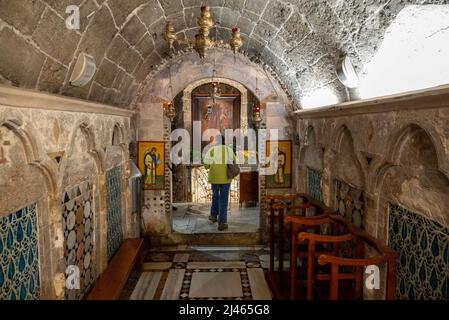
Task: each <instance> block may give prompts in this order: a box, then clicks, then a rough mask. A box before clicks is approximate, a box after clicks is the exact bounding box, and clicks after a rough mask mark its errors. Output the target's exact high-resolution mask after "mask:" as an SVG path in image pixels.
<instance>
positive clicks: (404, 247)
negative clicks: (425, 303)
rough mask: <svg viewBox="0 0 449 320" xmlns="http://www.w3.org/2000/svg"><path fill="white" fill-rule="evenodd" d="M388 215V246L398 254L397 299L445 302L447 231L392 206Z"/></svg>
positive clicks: (448, 280)
mask: <svg viewBox="0 0 449 320" xmlns="http://www.w3.org/2000/svg"><path fill="white" fill-rule="evenodd" d="M389 215H390V216H389V245H390V247H391V248H392V249H393V250H395V251H397V252H398V253H399V254H400V257H399V263H398V270H397V289H396V292H397V296H398V298H399V299H404V300H418V299H425V300H437V299H445V300H447V299H449V228H447V227H444V226H443V225H441V224H439V223H438V222H435V221H433V220H430V219H428V218H426V217H424V216H422V215H420V214H418V213H415V212H412V211H409V210H407V209H405V208H403V207H400V206H398V205H395V204H390V205H389Z"/></svg>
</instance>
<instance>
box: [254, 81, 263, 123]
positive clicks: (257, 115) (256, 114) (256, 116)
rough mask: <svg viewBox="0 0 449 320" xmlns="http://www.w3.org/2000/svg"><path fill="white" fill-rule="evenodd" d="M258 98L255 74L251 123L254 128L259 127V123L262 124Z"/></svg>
mask: <svg viewBox="0 0 449 320" xmlns="http://www.w3.org/2000/svg"><path fill="white" fill-rule="evenodd" d="M258 96H259V88H258V79H257V73H256V99H257V100H256V101H255V102H254V104H253V122H254V125H255V126H256V128H259V127H260V123H261V122H262V117H261V115H260V110H261V107H260V103H259V99H258V98H257V97H258Z"/></svg>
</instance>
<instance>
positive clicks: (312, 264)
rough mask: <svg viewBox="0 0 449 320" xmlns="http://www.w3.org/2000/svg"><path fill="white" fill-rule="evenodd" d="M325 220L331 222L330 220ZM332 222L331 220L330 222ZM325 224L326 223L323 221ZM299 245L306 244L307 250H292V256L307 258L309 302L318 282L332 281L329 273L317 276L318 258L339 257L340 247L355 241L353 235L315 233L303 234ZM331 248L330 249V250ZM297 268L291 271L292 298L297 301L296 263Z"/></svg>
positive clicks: (307, 296) (300, 235) (307, 295)
mask: <svg viewBox="0 0 449 320" xmlns="http://www.w3.org/2000/svg"><path fill="white" fill-rule="evenodd" d="M323 220H330V219H329V218H326V219H323ZM330 221H331V220H330ZM330 221H325V223H331V222H330ZM323 222H324V221H323ZM297 239H298V241H299V243H306V244H307V250H305V251H298V250H295V251H293V250H292V255H293V256H294V257H295V260H296V257H306V263H305V265H306V268H307V272H306V288H307V294H306V298H307V300H313V289H314V285H315V283H316V281H327V282H329V281H330V280H331V275H330V273H329V272H322V273H320V274H317V266H318V258H319V257H320V256H322V255H324V254H326V253H332V254H334V255H338V245H339V244H341V243H343V242H350V241H353V240H354V237H353V236H352V235H351V234H343V235H336V236H333V235H320V234H315V233H307V232H301V233H300V234H299V235H298V237H297ZM328 247H330V249H328ZM294 262H295V268H292V269H291V271H290V272H291V296H290V298H291V299H292V300H294V299H296V288H297V285H298V281H297V278H296V274H297V268H296V261H294ZM300 283H301V282H300Z"/></svg>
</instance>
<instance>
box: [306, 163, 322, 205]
mask: <svg viewBox="0 0 449 320" xmlns="http://www.w3.org/2000/svg"><path fill="white" fill-rule="evenodd" d="M321 180H322V174H321V172H319V171H316V170H313V169H310V168H307V193H308V194H309V195H311V196H312V198H313V199H315V200H317V201H323V191H322V189H321Z"/></svg>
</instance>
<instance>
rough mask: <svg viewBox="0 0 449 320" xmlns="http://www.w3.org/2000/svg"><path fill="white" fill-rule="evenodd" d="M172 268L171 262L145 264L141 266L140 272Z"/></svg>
mask: <svg viewBox="0 0 449 320" xmlns="http://www.w3.org/2000/svg"><path fill="white" fill-rule="evenodd" d="M171 266H172V263H171V262H145V263H143V264H142V270H144V271H150V270H168V269H170V268H171Z"/></svg>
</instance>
